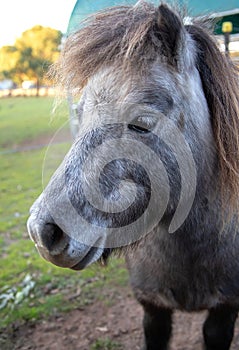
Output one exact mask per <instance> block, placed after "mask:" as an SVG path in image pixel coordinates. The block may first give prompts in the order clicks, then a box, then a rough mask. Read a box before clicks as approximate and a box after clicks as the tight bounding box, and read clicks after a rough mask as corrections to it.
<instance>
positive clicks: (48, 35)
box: [0, 25, 62, 90]
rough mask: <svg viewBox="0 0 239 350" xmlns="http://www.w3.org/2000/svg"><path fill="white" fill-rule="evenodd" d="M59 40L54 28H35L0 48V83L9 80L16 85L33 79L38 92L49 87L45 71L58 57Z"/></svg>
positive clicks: (60, 39) (58, 34)
mask: <svg viewBox="0 0 239 350" xmlns="http://www.w3.org/2000/svg"><path fill="white" fill-rule="evenodd" d="M61 41H62V33H61V31H59V30H56V29H52V28H49V27H43V26H40V25H36V26H34V27H33V28H31V29H29V30H26V31H25V32H23V33H22V35H21V37H19V38H18V39H17V40H16V42H15V44H14V45H12V46H3V47H2V48H0V80H4V79H11V80H12V81H13V82H14V83H15V84H17V85H20V84H21V83H22V82H23V81H25V80H32V81H34V82H35V84H36V87H37V90H38V89H39V87H40V86H41V85H43V84H48V83H49V82H48V80H47V77H46V72H47V71H48V68H49V66H50V65H51V64H52V63H54V62H55V61H56V60H57V58H58V56H59V52H60V46H61Z"/></svg>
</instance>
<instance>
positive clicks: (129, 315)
mask: <svg viewBox="0 0 239 350" xmlns="http://www.w3.org/2000/svg"><path fill="white" fill-rule="evenodd" d="M154 2H155V3H158V1H154ZM119 3H124V4H125V3H126V4H127V3H135V1H113V0H111V1H110V0H102V1H93V0H92V1H87V0H79V1H78V2H77V3H76V1H75V0H65V1H59V0H41V1H30V0H20V1H19V0H18V1H17V0H8V1H5V2H4V4H3V2H2V3H1V5H0V349H3V350H5V349H11V350H12V349H40V348H41V349H58V350H59V349H60V350H61V349H65V348H67V349H81V350H84V349H85V350H87V349H90V350H97V349H98V350H100V349H103V350H104V349H106V350H107V349H108V350H109V349H139V344H140V341H141V326H140V324H141V309H140V307H139V306H138V305H137V304H136V302H135V301H134V299H133V296H132V292H131V290H130V288H129V286H128V274H127V271H126V269H125V266H124V262H123V260H122V259H112V260H111V261H110V263H109V266H108V267H107V268H102V267H99V266H93V267H91V268H88V269H87V270H85V271H81V272H73V271H70V270H64V269H61V268H57V267H54V266H53V265H51V264H49V263H47V262H45V261H44V260H43V259H42V258H40V257H39V255H38V253H37V252H36V249H35V247H34V244H33V243H32V242H31V241H30V240H29V238H28V234H27V231H26V220H27V217H28V211H29V208H30V206H31V204H32V203H33V201H34V200H35V199H36V198H37V196H38V195H39V194H40V193H41V192H42V189H43V188H44V184H46V183H47V181H48V179H49V177H50V175H51V174H52V172H53V171H54V169H56V167H57V165H58V164H59V162H60V161H61V160H62V158H63V156H64V154H65V153H66V151H67V150H68V149H69V147H70V145H71V143H72V140H73V137H74V135H75V132H76V129H77V127H78V125H77V124H76V123H77V121H76V118H75V115H74V108H73V107H74V106H72V105H71V103H69V101H70V99H69V98H68V100H66V101H65V102H63V103H61V105H60V107H58V108H57V110H56V111H54V113H53V106H54V98H55V90H54V87H53V85H52V82H51V80H50V79H49V78H48V77H47V75H46V73H47V71H48V68H49V66H50V65H51V64H52V63H54V62H55V61H56V60H57V58H58V56H59V53H60V50H61V47H62V45H63V43H64V39H65V37H66V36H67V35H69V34H70V33H71V32H73V31H74V30H76V29H77V28H78V27H79V23H80V21H81V20H82V19H83V18H84V17H85V16H86V15H87V14H89V13H92V12H94V11H96V10H99V9H101V8H103V7H107V6H110V5H115V4H119ZM179 3H180V4H181V2H180V1H179ZM187 5H188V7H189V16H188V18H187V21H190V16H192V15H205V14H209V15H210V17H211V18H212V19H213V23H214V24H213V26H214V34H215V36H216V39H217V40H218V45H219V47H220V49H221V50H222V51H225V52H226V54H227V55H230V56H231V58H232V59H233V60H234V61H235V62H236V64H239V0H229V1H222V0H220V1H212V0H211V1H209V0H207V1H200V3H198V1H196V0H191V1H187ZM200 317H201V316H200ZM199 321H200V319H199ZM199 321H197V322H199ZM181 322H182V323H183V322H184V323H185V322H186V323H185V327H186V330H187V331H188V329H190V327H194V324H193V322H192V319H190V318H189V319H188V321H185V319H184V320H182V321H181ZM187 322H188V323H187ZM198 329H199V327H196V328H195V329H194V328H192V329H191V331H192V332H193V334H194V335H195V339H194V344H195V348H194V349H196V348H197V346H198V341H199V340H198V339H200V336H201V335H200V334H199V333H197V332H200V329H199V330H198ZM180 337H181V336H180V333H178V338H177V335H176V339H177V340H176V341H177V342H178V343H177V345H175V349H176V348H177V349H179V348H180V346H179V344H180V339H181V338H182V337H181V338H180ZM182 341H183V343H184V341H185V338H184V337H183V339H182ZM236 341H238V339H237V340H236ZM236 346H237V345H235V349H238V347H236ZM184 350H185V348H184Z"/></svg>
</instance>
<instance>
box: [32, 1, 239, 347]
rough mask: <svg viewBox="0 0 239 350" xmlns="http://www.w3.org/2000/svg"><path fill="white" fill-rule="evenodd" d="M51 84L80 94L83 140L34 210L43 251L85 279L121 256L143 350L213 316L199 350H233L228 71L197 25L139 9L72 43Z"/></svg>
mask: <svg viewBox="0 0 239 350" xmlns="http://www.w3.org/2000/svg"><path fill="white" fill-rule="evenodd" d="M57 79H58V81H59V83H60V84H61V85H62V86H64V87H65V88H66V89H67V90H70V91H71V92H72V93H76V94H79V93H81V92H82V97H81V99H80V102H79V105H78V114H79V118H80V130H79V135H78V138H77V140H76V142H75V143H74V144H73V146H72V148H71V149H70V151H69V152H68V154H67V155H66V157H65V159H64V161H63V163H62V165H61V166H60V167H59V169H58V170H57V171H56V173H55V174H54V175H53V177H52V179H51V180H50V182H49V184H48V186H47V188H46V189H45V190H44V192H43V193H42V195H41V196H40V197H39V198H38V200H37V201H36V202H35V203H34V205H33V206H32V209H31V216H30V218H29V221H28V229H29V233H30V236H31V238H32V239H33V240H34V242H35V243H36V246H37V248H38V250H39V252H40V254H41V255H42V256H43V257H44V258H45V259H47V260H49V261H51V262H52V263H54V264H56V265H58V266H62V267H69V268H72V269H75V270H80V269H83V268H85V267H86V266H87V265H89V264H91V263H93V262H95V261H97V260H102V259H103V260H107V258H108V256H109V255H110V254H111V252H113V251H114V250H121V251H122V252H124V254H125V256H126V261H127V266H128V269H129V273H130V280H131V284H132V288H133V290H134V293H135V296H136V298H137V299H138V301H139V302H140V303H141V304H142V306H143V308H144V311H145V316H144V322H143V324H144V335H145V344H144V349H145V350H154V349H158V350H162V349H167V348H168V344H169V339H170V334H171V316H172V311H173V310H174V309H181V310H187V311H198V310H202V309H208V310H209V315H208V318H207V320H206V321H205V324H204V329H203V331H204V340H205V344H204V345H205V348H206V349H207V350H209V349H215V350H216V349H217V350H218V349H222V350H226V349H229V347H230V343H231V340H232V337H233V327H234V322H235V319H236V317H237V312H238V302H239V282H238V281H239V279H238V276H239V258H238V247H239V241H238V236H237V230H238V226H237V221H238V200H237V195H238V186H239V181H238V167H239V164H238V148H239V143H238V130H239V129H238V126H239V125H238V112H239V111H238V106H239V103H238V102H239V101H238V81H237V75H236V70H235V69H234V67H233V66H232V65H231V64H230V63H229V62H228V61H227V59H226V58H225V57H224V56H223V55H222V54H221V53H220V51H219V50H218V48H217V46H216V44H215V43H214V41H213V39H212V38H211V37H210V36H209V35H208V34H207V31H206V30H204V29H203V28H202V27H201V25H200V24H192V25H189V26H184V25H183V23H182V20H181V19H180V16H179V15H178V14H177V13H175V12H174V11H172V10H171V9H170V8H168V7H167V6H166V5H164V4H163V5H160V6H159V7H158V8H156V7H154V6H153V5H151V4H149V3H147V2H139V3H137V4H136V5H135V6H122V7H116V8H112V9H108V10H106V11H103V12H101V13H99V14H96V15H95V16H93V17H92V18H91V19H90V20H89V21H88V22H86V23H85V26H83V28H82V29H81V30H80V31H78V32H76V33H75V34H73V35H72V36H70V37H69V38H68V40H67V42H66V44H65V47H64V50H63V53H62V57H61V60H60V61H59V63H58V67H57ZM96 184H97V186H96ZM96 187H98V188H99V189H97V188H96ZM118 201H120V203H121V204H120V207H117V202H118ZM119 209H120V210H119Z"/></svg>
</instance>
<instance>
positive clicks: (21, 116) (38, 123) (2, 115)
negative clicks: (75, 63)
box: [0, 97, 68, 149]
mask: <svg viewBox="0 0 239 350" xmlns="http://www.w3.org/2000/svg"><path fill="white" fill-rule="evenodd" d="M52 110H53V98H52V97H42V98H37V97H29V98H26V97H18V98H6V99H0V136H1V137H0V149H3V148H13V147H17V146H19V145H20V144H21V143H22V142H24V141H26V140H29V141H30V140H34V139H35V138H37V137H39V136H40V135H50V134H52V133H53V132H54V131H55V130H57V129H58V128H59V127H60V126H61V125H62V124H63V123H65V122H66V121H67V118H68V109H67V105H66V104H63V105H62V106H61V109H59V111H58V112H57V113H56V114H55V115H53V114H52Z"/></svg>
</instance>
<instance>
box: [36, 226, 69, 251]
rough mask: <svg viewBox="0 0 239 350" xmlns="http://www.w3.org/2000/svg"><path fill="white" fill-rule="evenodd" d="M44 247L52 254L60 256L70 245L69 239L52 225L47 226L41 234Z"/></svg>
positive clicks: (58, 228) (57, 227)
mask: <svg viewBox="0 0 239 350" xmlns="http://www.w3.org/2000/svg"><path fill="white" fill-rule="evenodd" d="M41 240H42V244H43V246H44V247H45V248H46V249H47V250H48V251H49V252H50V253H51V254H54V255H56V254H60V253H61V252H62V251H63V250H64V249H65V248H66V246H67V245H68V238H67V236H66V235H65V233H64V232H63V231H62V229H61V228H60V227H59V226H57V225H55V224H52V223H49V224H45V225H44V228H43V230H42V232H41Z"/></svg>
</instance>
